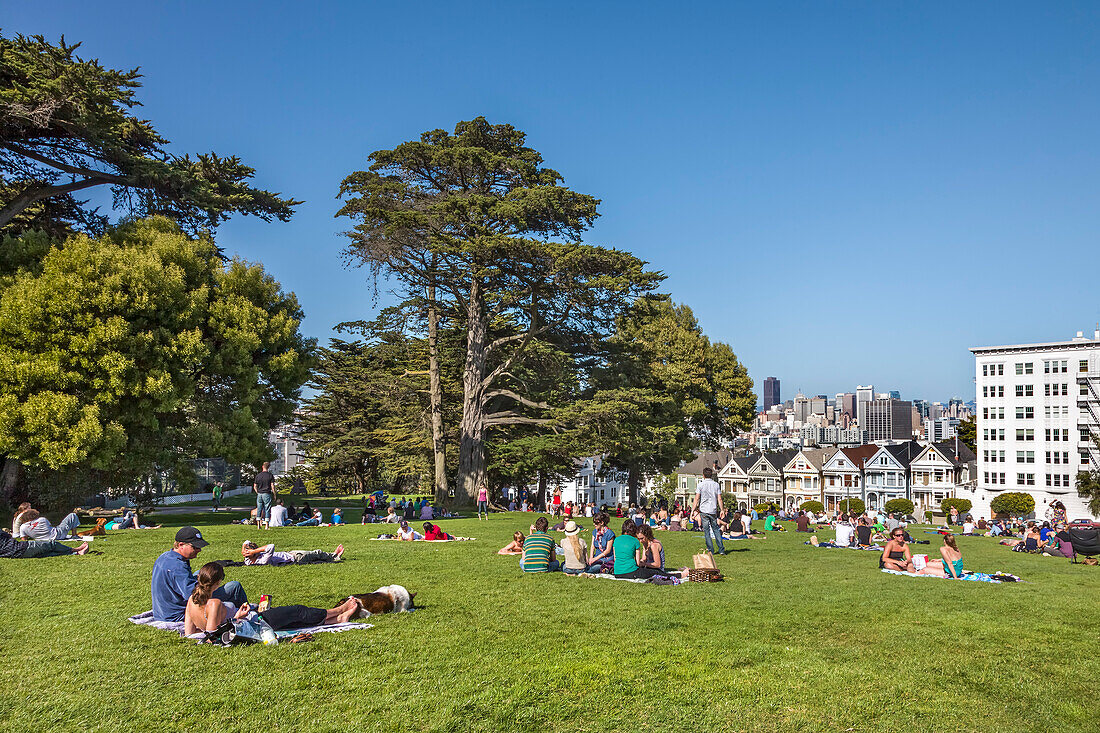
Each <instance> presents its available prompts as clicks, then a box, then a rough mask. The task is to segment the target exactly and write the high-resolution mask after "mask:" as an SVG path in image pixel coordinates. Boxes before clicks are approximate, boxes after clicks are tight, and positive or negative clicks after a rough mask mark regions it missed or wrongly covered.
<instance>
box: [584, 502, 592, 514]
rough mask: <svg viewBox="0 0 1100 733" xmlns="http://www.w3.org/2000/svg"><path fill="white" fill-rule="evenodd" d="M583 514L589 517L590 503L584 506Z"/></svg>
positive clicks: (590, 512)
mask: <svg viewBox="0 0 1100 733" xmlns="http://www.w3.org/2000/svg"><path fill="white" fill-rule="evenodd" d="M584 516H586V517H591V516H592V505H591V504H590V505H588V506H586V507H585V508H584Z"/></svg>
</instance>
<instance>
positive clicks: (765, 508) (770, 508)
mask: <svg viewBox="0 0 1100 733" xmlns="http://www.w3.org/2000/svg"><path fill="white" fill-rule="evenodd" d="M753 509H755V510H756V513H757V514H767V513H768V512H777V511H779V505H778V504H772V503H770V502H764V503H762V504H757V505H756V506H754V507H753Z"/></svg>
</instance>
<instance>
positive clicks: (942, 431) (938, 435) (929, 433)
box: [924, 417, 959, 443]
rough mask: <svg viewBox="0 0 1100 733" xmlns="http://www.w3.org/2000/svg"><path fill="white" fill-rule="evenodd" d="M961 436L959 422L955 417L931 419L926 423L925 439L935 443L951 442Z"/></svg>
mask: <svg viewBox="0 0 1100 733" xmlns="http://www.w3.org/2000/svg"><path fill="white" fill-rule="evenodd" d="M958 434H959V421H958V419H957V418H954V417H938V418H935V419H932V418H929V419H927V420H925V421H924V439H925V440H928V441H931V442H933V443H935V442H938V441H941V440H951V439H952V438H954V437H955V436H956V435H958Z"/></svg>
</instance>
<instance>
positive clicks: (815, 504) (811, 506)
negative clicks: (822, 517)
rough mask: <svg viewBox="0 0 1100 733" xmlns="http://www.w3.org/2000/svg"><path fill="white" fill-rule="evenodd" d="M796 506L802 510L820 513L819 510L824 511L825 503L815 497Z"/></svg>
mask: <svg viewBox="0 0 1100 733" xmlns="http://www.w3.org/2000/svg"><path fill="white" fill-rule="evenodd" d="M798 508H799V509H801V510H802V511H804V512H813V513H814V514H821V512H823V511H825V505H824V504H822V503H821V502H820V501H817V500H816V499H810V500H809V501H804V502H802V504H801V505H800V506H799V507H798Z"/></svg>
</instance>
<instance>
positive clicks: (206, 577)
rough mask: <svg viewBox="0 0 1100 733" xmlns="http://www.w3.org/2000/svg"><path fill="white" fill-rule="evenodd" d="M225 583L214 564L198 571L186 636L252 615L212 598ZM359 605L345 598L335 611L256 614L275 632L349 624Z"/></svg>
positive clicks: (186, 619)
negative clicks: (230, 620)
mask: <svg viewBox="0 0 1100 733" xmlns="http://www.w3.org/2000/svg"><path fill="white" fill-rule="evenodd" d="M224 582H225V571H224V570H223V569H222V566H221V565H219V564H218V563H216V562H208V563H206V564H205V565H203V566H202V567H201V568H200V569H199V575H198V580H197V581H196V583H195V588H194V590H192V591H191V596H190V597H189V598H188V599H187V608H186V609H185V610H184V618H183V633H184V634H185V635H187V636H190V635H192V634H195V633H198V632H200V631H214V630H215V629H217V628H218V627H219V626H221V624H222V622H223V621H225V620H226V619H227V618H230V616H231V615H232V618H236V619H243V618H245V617H246V616H247V615H248V614H249V613H251V612H252V610H253V609H252V606H251V605H249V604H248V603H245V604H243V605H242V606H241V607H240V608H239V609H238V608H237V607H236V606H234V605H233V604H232V603H227V602H224V601H220V600H218V599H217V598H214V597H212V594H213V593H214V591H216V590H217V589H218V588H219V587H220V586H221V584H222V583H224ZM360 607H361V604H360V602H359V601H358V600H356V599H355V598H349V599H348V600H346V601H344V602H343V603H341V604H340V605H339V606H337V607H336V608H329V609H324V608H310V607H309V606H275V607H273V608H269V609H267V610H266V611H263V612H261V613H260V614H259V616H260V618H262V619H263V620H264V621H265V622H266V623H267V625H268V626H270V627H271V628H272V629H274V630H275V631H281V630H282V629H296V628H303V627H309V626H330V625H332V624H342V623H347V622H348V621H350V620H351V619H352V618H353V617H354V616H355V615H356V614H357V613H358V612H359V609H360Z"/></svg>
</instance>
